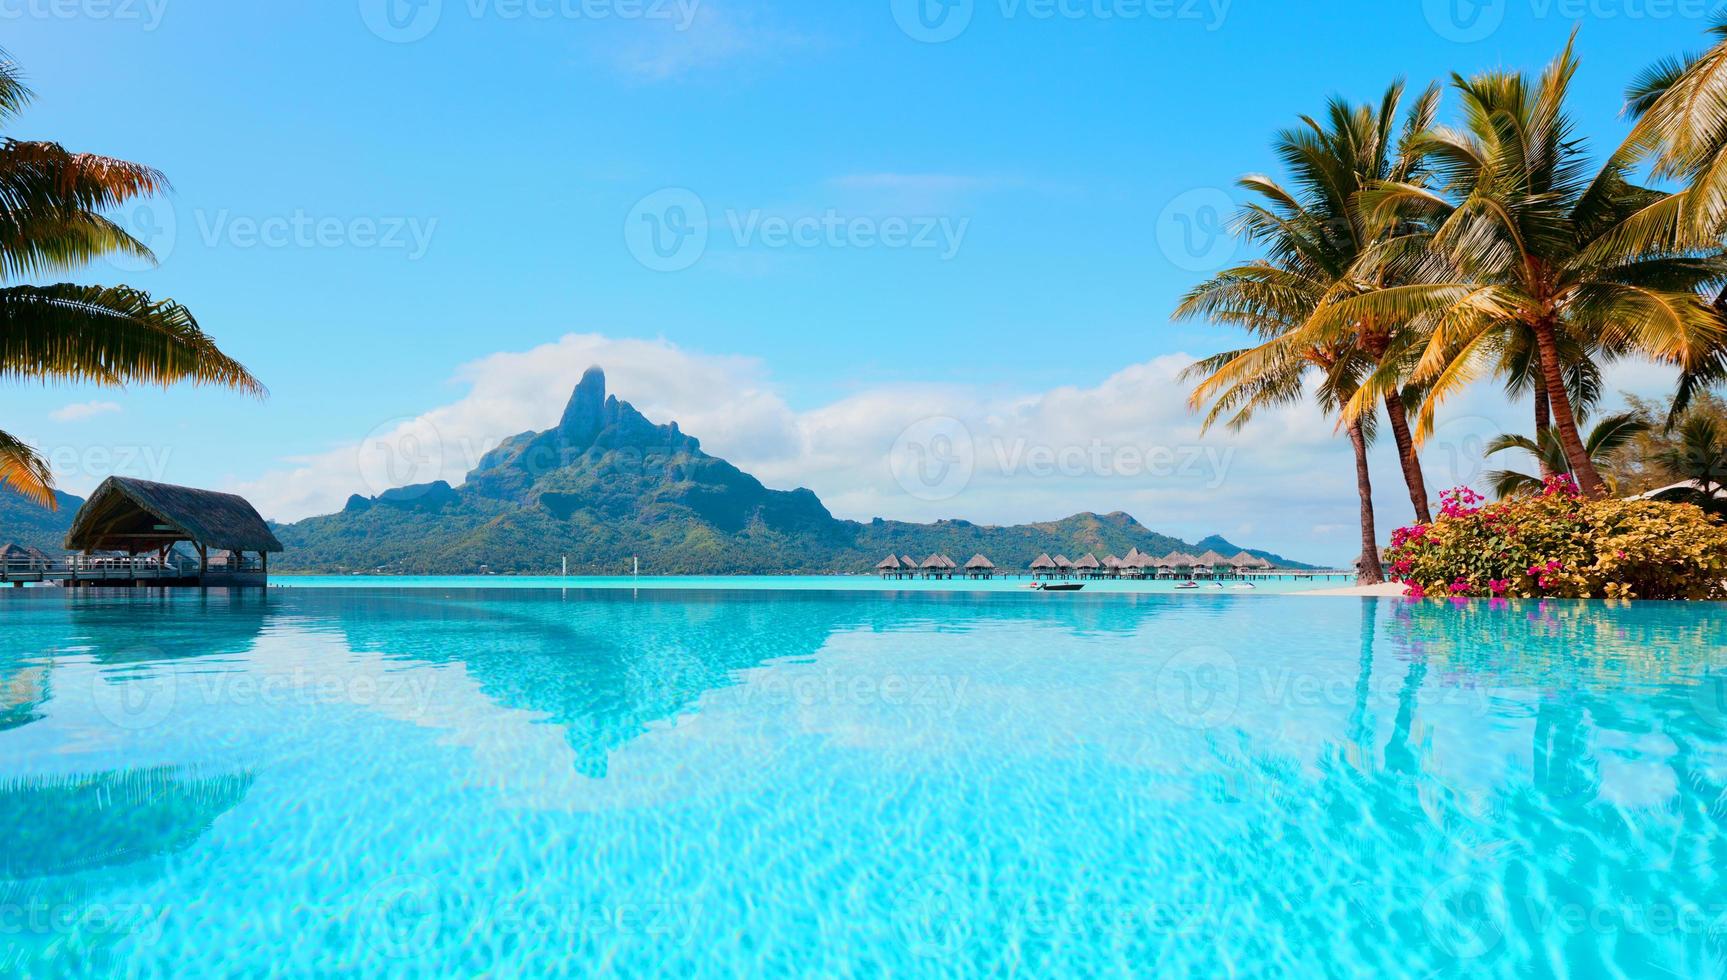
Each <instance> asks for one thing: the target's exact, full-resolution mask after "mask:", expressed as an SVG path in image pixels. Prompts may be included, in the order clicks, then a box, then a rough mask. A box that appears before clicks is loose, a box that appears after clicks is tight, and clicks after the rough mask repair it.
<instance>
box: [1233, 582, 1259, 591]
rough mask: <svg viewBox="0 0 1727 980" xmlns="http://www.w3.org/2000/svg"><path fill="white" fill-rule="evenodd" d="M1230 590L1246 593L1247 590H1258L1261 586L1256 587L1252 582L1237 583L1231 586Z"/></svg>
mask: <svg viewBox="0 0 1727 980" xmlns="http://www.w3.org/2000/svg"><path fill="white" fill-rule="evenodd" d="M1230 588H1232V589H1237V590H1241V591H1245V590H1247V589H1257V588H1259V586H1257V585H1254V584H1253V583H1252V582H1237V583H1235V584H1234V585H1232V586H1230Z"/></svg>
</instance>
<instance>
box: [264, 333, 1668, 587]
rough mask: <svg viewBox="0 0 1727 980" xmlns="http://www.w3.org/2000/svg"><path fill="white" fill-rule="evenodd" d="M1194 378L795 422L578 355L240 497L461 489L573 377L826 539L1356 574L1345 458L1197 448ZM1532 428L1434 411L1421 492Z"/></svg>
mask: <svg viewBox="0 0 1727 980" xmlns="http://www.w3.org/2000/svg"><path fill="white" fill-rule="evenodd" d="M1191 361H1192V358H1191V357H1189V356H1187V355H1184V354H1169V355H1164V356H1160V357H1156V358H1153V359H1151V360H1149V361H1146V362H1144V363H1140V364H1133V365H1129V366H1127V367H1125V368H1123V369H1122V370H1120V371H1118V372H1116V373H1115V374H1113V375H1111V376H1109V377H1107V378H1105V379H1104V380H1103V381H1102V382H1100V383H1098V384H1096V385H1094V386H1090V387H1063V388H1055V389H1051V390H1048V391H1041V392H1028V393H1022V394H1017V395H1005V396H1004V395H991V394H986V393H984V392H982V391H979V390H976V389H973V388H970V387H966V386H957V385H940V384H918V383H902V384H896V385H884V386H881V387H877V388H872V389H867V390H863V391H858V392H855V393H851V394H848V395H846V396H844V397H841V398H838V399H836V400H834V401H832V402H829V403H828V404H825V405H818V406H815V407H812V408H808V409H804V410H794V409H793V408H792V407H791V406H790V405H788V404H787V403H786V401H785V400H784V398H783V397H782V396H781V395H780V394H779V393H778V391H777V390H776V389H775V388H774V386H773V384H772V383H771V381H770V380H769V378H768V377H767V375H766V373H765V369H764V367H763V365H762V364H761V363H760V362H759V361H757V360H755V359H751V358H744V357H735V356H723V355H710V354H704V353H699V352H693V351H687V350H684V349H682V348H679V347H677V346H675V345H673V344H671V343H669V342H666V341H663V340H660V341H644V340H618V339H613V338H608V337H605V336H601V335H597V334H572V335H569V336H566V337H564V338H562V339H560V340H558V341H556V342H554V343H550V344H546V345H543V346H541V347H537V348H535V349H533V350H529V351H523V352H509V353H499V354H494V355H492V356H489V357H487V358H484V359H482V360H480V361H477V362H475V363H472V364H469V365H466V366H464V367H463V368H461V369H460V370H459V371H458V372H457V379H458V380H459V381H462V382H465V383H466V384H467V385H468V386H469V390H468V392H467V394H466V395H465V396H463V397H462V398H460V399H459V400H457V401H455V402H453V403H451V404H449V405H445V406H443V407H440V408H436V409H433V410H431V411H429V412H426V413H424V414H423V415H419V416H416V417H414V418H407V419H394V420H386V421H384V422H381V423H379V424H377V425H375V426H371V427H369V428H370V429H371V432H370V434H368V435H365V436H364V438H360V439H359V441H357V442H355V443H353V444H349V445H344V446H341V447H339V448H336V449H333V450H331V451H330V452H327V453H324V454H322V455H319V456H315V457H311V458H305V459H297V460H290V461H285V462H287V463H288V464H289V465H288V466H286V467H285V468H284V469H282V470H280V471H278V472H273V473H270V474H267V475H266V476H264V477H263V478H261V479H259V480H256V481H253V482H250V483H246V484H243V485H241V486H239V487H237V488H236V489H238V490H239V491H240V492H242V493H244V494H246V495H247V496H249V497H251V498H252V499H253V500H254V501H255V502H256V503H257V504H258V505H259V508H260V510H262V511H263V512H264V513H265V514H267V515H269V516H271V517H274V518H278V519H299V518H302V517H306V516H310V515H312V514H318V513H329V512H332V511H335V510H338V509H340V507H341V506H342V504H343V502H344V501H345V500H346V498H347V496H348V495H349V494H351V493H355V492H359V493H363V494H366V495H374V494H377V493H380V492H382V491H384V490H386V489H389V488H390V487H392V486H400V485H403V484H407V483H422V482H427V481H430V480H434V479H444V480H448V481H449V482H451V483H452V484H459V483H460V482H461V480H462V478H463V476H464V475H465V474H466V473H467V471H468V470H469V469H471V468H472V467H473V466H474V465H475V463H477V462H478V460H479V458H480V457H481V456H482V455H483V454H484V453H485V452H486V451H488V450H490V449H491V448H493V447H495V446H496V445H497V444H498V443H499V442H500V441H502V440H503V439H506V438H508V437H510V436H512V435H515V434H517V433H519V432H524V431H528V430H542V429H546V428H550V427H551V426H553V425H555V424H556V422H557V420H558V418H559V417H560V415H561V414H562V411H563V408H564V405H565V403H566V401H567V399H568V397H569V393H570V391H571V389H572V388H573V387H574V385H575V382H576V380H577V379H578V378H579V377H580V376H581V373H582V371H583V370H585V369H586V368H587V367H588V366H590V365H593V364H599V365H601V366H603V367H604V368H605V370H606V374H607V380H608V390H609V391H610V392H611V393H613V394H616V395H617V396H618V397H619V398H621V399H623V400H626V401H629V402H631V403H633V404H634V405H635V406H636V408H637V409H639V410H640V411H642V412H643V414H645V415H647V416H648V418H650V419H652V420H654V421H656V422H668V421H673V420H676V421H677V422H678V423H679V425H680V426H681V427H682V428H683V430H684V431H685V432H688V433H690V434H691V435H694V436H696V437H698V438H700V439H701V440H702V444H703V447H704V448H705V449H706V450H707V451H708V452H710V453H713V454H714V455H717V456H721V457H724V458H726V459H729V460H731V461H732V462H733V463H736V464H737V465H738V466H739V467H740V468H742V469H744V470H745V471H746V472H750V473H753V474H754V475H756V476H757V477H759V478H760V479H761V480H762V481H763V482H764V483H766V484H767V485H768V486H770V487H776V488H782V489H786V488H791V487H797V486H806V487H809V488H810V489H812V490H814V491H816V493H817V494H819V495H820V496H821V497H822V500H823V501H824V502H825V503H826V504H827V505H828V507H829V508H830V509H831V510H832V511H833V512H834V513H835V514H836V515H837V516H840V517H847V518H854V519H859V520H867V519H869V518H872V517H877V516H880V517H887V518H890V519H903V520H919V521H927V520H935V519H941V518H956V517H957V518H964V519H967V520H972V521H976V522H979V523H1018V522H1024V521H1038V520H1054V519H1057V518H1061V517H1065V516H1068V515H1070V514H1074V513H1078V512H1081V511H1097V512H1109V511H1118V510H1120V511H1126V512H1128V513H1130V514H1132V515H1133V516H1135V517H1136V518H1138V519H1139V520H1140V521H1141V522H1143V523H1144V524H1146V525H1147V526H1149V527H1152V528H1154V529H1156V530H1161V531H1165V532H1168V533H1172V534H1177V535H1179V536H1182V537H1185V538H1188V539H1190V540H1191V539H1194V538H1197V537H1201V536H1204V535H1206V534H1210V533H1214V532H1216V531H1219V530H1224V531H1228V532H1229V533H1230V534H1231V535H1232V538H1234V537H1239V538H1242V539H1245V540H1237V543H1238V544H1244V545H1251V546H1254V547H1264V548H1270V549H1272V550H1278V551H1282V552H1285V553H1287V554H1290V555H1291V556H1292V557H1298V558H1308V559H1313V560H1327V561H1336V562H1341V561H1346V560H1349V559H1351V558H1353V556H1354V555H1355V553H1356V550H1357V546H1356V545H1355V543H1354V542H1356V541H1357V540H1358V531H1357V525H1356V518H1357V504H1356V499H1355V471H1354V464H1353V461H1352V457H1351V454H1350V451H1349V446H1348V443H1347V441H1346V440H1344V439H1343V438H1341V437H1339V436H1338V435H1337V434H1336V433H1335V432H1334V430H1333V426H1332V424H1331V422H1330V421H1329V420H1327V419H1325V418H1323V417H1321V415H1320V413H1319V412H1318V410H1317V409H1315V408H1314V407H1312V405H1311V404H1307V403H1303V404H1298V405H1289V406H1280V407H1277V408H1274V409H1271V410H1268V411H1267V412H1265V413H1264V414H1263V415H1261V416H1260V417H1259V418H1257V419H1256V420H1255V421H1254V423H1253V424H1252V425H1250V426H1248V427H1247V428H1246V429H1244V430H1243V431H1241V432H1233V433H1232V432H1228V431H1224V430H1214V431H1213V432H1211V433H1208V434H1206V435H1204V436H1203V437H1202V436H1201V434H1200V431H1199V420H1198V419H1197V418H1196V417H1195V416H1194V415H1193V414H1191V413H1190V412H1189V411H1188V410H1187V407H1186V403H1185V396H1186V392H1187V390H1188V385H1187V384H1186V383H1184V382H1183V381H1181V379H1180V378H1179V374H1180V372H1181V370H1182V369H1183V368H1184V367H1186V366H1187V365H1188V364H1189V363H1191ZM1670 384H1671V375H1670V372H1661V371H1651V370H1649V369H1647V368H1644V367H1641V366H1631V367H1627V368H1624V369H1615V370H1613V371H1610V373H1609V385H1610V390H1617V389H1618V388H1620V387H1631V388H1632V390H1638V391H1646V392H1654V393H1659V392H1662V391H1664V390H1665V389H1666V388H1667V387H1668V386H1669V385H1670ZM1528 415H1529V410H1528V407H1527V406H1524V405H1516V406H1513V405H1510V404H1509V403H1507V402H1506V400H1505V399H1504V397H1503V396H1502V395H1500V394H1499V393H1498V391H1497V389H1496V388H1495V387H1494V386H1492V385H1487V384H1484V385H1480V386H1477V387H1476V388H1475V389H1472V390H1471V391H1469V392H1468V393H1467V394H1466V395H1465V396H1463V397H1461V398H1459V399H1457V400H1456V401H1454V402H1453V403H1450V404H1448V405H1447V406H1446V407H1445V409H1444V410H1443V411H1442V414H1441V424H1440V425H1439V427H1438V429H1437V431H1436V432H1435V435H1434V438H1433V439H1432V440H1431V441H1430V442H1429V443H1428V444H1427V446H1426V447H1425V448H1424V450H1423V459H1424V462H1425V464H1426V468H1427V479H1428V485H1429V489H1430V491H1431V492H1432V493H1433V494H1435V495H1437V493H1438V492H1439V491H1440V490H1442V489H1445V488H1447V487H1451V486H1455V485H1458V484H1461V483H1473V484H1476V485H1479V484H1480V482H1481V478H1482V475H1483V474H1484V472H1485V471H1486V470H1487V469H1489V468H1493V467H1496V466H1499V465H1503V464H1502V463H1501V462H1500V461H1494V462H1493V463H1492V464H1487V463H1484V461H1483V460H1482V458H1481V450H1482V447H1483V446H1484V445H1485V443H1486V441H1487V440H1488V439H1490V438H1492V437H1493V436H1494V435H1496V434H1498V433H1500V432H1504V431H1522V430H1524V429H1527V428H1529V422H1528V420H1527V418H1528ZM932 420H935V421H932ZM942 420H946V421H942ZM359 430H360V427H359V426H356V433H355V435H356V438H359V437H360V436H361V432H360V431H359ZM908 433H909V438H902V437H906V436H907V435H908ZM1504 462H1506V463H1510V462H1514V461H1511V460H1507V461H1504ZM920 463H922V464H923V465H924V467H925V468H924V469H922V470H919V469H918V468H917V466H918V465H919V464H920ZM944 466H945V467H946V468H944ZM968 469H969V474H970V475H969V479H963V478H962V477H963V476H964V473H963V472H961V471H966V470H968ZM956 473H957V474H958V475H957V476H956ZM1373 477H1374V481H1375V486H1374V489H1375V503H1376V505H1377V509H1378V511H1379V515H1380V536H1381V537H1382V538H1384V537H1387V536H1389V534H1390V531H1391V529H1392V528H1393V527H1396V526H1397V525H1398V524H1401V523H1406V522H1407V519H1408V517H1409V512H1410V504H1409V502H1408V496H1407V493H1406V491H1405V489H1404V487H1403V483H1402V479H1401V474H1400V472H1399V471H1398V469H1397V466H1396V463H1395V458H1394V456H1393V454H1392V452H1391V449H1390V438H1389V431H1386V432H1385V433H1384V435H1383V437H1382V439H1381V441H1380V443H1379V444H1378V445H1376V446H1375V448H1374V473H1373ZM1248 528H1251V530H1247V529H1248Z"/></svg>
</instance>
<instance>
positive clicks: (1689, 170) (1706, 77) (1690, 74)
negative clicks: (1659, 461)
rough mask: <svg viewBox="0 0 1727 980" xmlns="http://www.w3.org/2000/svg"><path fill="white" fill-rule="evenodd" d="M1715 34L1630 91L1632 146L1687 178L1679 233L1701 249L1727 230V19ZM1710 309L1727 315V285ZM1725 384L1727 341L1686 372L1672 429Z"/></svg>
mask: <svg viewBox="0 0 1727 980" xmlns="http://www.w3.org/2000/svg"><path fill="white" fill-rule="evenodd" d="M1709 33H1710V34H1711V35H1713V37H1714V38H1715V39H1716V40H1715V43H1714V44H1713V46H1711V47H1710V48H1709V49H1708V50H1707V51H1704V52H1702V53H1701V54H1694V55H1689V56H1685V57H1679V58H1668V59H1665V60H1663V61H1660V62H1658V63H1656V64H1655V65H1654V66H1652V67H1650V68H1649V69H1648V70H1647V71H1645V72H1644V73H1643V74H1642V75H1641V76H1639V77H1638V79H1637V80H1636V81H1635V82H1634V83H1633V84H1632V85H1631V87H1630V89H1629V90H1628V91H1627V93H1626V110H1627V112H1629V113H1630V114H1631V116H1632V117H1633V118H1635V119H1636V120H1637V124H1636V126H1635V127H1633V129H1632V131H1631V136H1630V138H1629V139H1628V140H1627V146H1628V147H1629V148H1630V150H1631V152H1632V153H1634V154H1636V155H1638V156H1639V157H1640V158H1646V159H1649V160H1650V161H1651V162H1652V163H1653V164H1654V175H1655V176H1656V177H1658V178H1670V179H1677V180H1681V181H1683V182H1684V183H1685V185H1686V186H1685V189H1684V191H1683V192H1682V193H1681V194H1679V195H1678V196H1677V199H1676V200H1677V203H1678V212H1677V214H1676V215H1675V216H1674V219H1673V235H1674V237H1675V239H1676V240H1678V241H1682V242H1690V243H1691V244H1693V245H1694V246H1696V247H1700V248H1711V247H1717V246H1719V244H1720V243H1721V239H1722V235H1723V233H1724V232H1727V152H1724V150H1727V113H1724V112H1723V111H1722V107H1723V106H1724V105H1727V17H1724V18H1722V19H1720V20H1718V21H1717V22H1716V23H1715V25H1714V26H1712V27H1711V28H1710V29H1709ZM1712 306H1713V309H1714V311H1715V313H1716V315H1717V316H1720V317H1723V318H1727V289H1724V290H1722V291H1720V292H1717V293H1716V296H1715V301H1714V303H1713V304H1712ZM1724 381H1727V344H1723V345H1719V346H1717V347H1715V348H1714V349H1713V350H1711V351H1709V352H1708V353H1707V354H1706V355H1705V356H1704V357H1702V358H1701V359H1700V360H1699V361H1698V362H1697V363H1695V364H1693V365H1689V366H1687V368H1686V370H1685V371H1684V372H1682V373H1681V375H1680V378H1679V390H1678V394H1677V395H1676V396H1675V398H1674V400H1673V407H1672V411H1671V414H1669V415H1668V418H1667V424H1668V428H1669V429H1671V428H1672V427H1673V426H1674V425H1675V424H1677V422H1678V420H1679V418H1680V416H1681V415H1682V414H1683V413H1684V411H1685V409H1686V408H1687V407H1689V405H1690V404H1691V400H1692V398H1693V397H1694V396H1695V395H1696V393H1697V392H1698V391H1700V390H1703V389H1705V388H1708V387H1711V386H1714V385H1718V384H1721V383H1722V382H1724Z"/></svg>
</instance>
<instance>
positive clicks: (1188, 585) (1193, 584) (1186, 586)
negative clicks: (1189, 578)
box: [1175, 582, 1199, 591]
mask: <svg viewBox="0 0 1727 980" xmlns="http://www.w3.org/2000/svg"><path fill="white" fill-rule="evenodd" d="M1175 588H1176V590H1177V591H1180V590H1182V589H1197V588H1199V583H1198V582H1183V583H1181V584H1180V585H1178V586H1176V587H1175Z"/></svg>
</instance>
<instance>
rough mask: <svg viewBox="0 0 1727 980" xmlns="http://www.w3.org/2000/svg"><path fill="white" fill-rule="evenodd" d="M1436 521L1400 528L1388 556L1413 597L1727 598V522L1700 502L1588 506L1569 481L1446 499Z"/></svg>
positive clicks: (1396, 575) (1456, 493) (1592, 503)
mask: <svg viewBox="0 0 1727 980" xmlns="http://www.w3.org/2000/svg"><path fill="white" fill-rule="evenodd" d="M1441 499H1442V501H1443V506H1442V507H1441V509H1440V514H1439V517H1438V519H1436V520H1435V521H1434V522H1433V523H1432V524H1418V525H1415V526H1414V527H1406V528H1399V529H1398V530H1397V532H1396V533H1395V534H1393V535H1392V539H1391V542H1392V547H1391V550H1390V551H1389V552H1388V553H1387V555H1386V558H1387V560H1388V561H1389V562H1390V569H1391V573H1392V576H1393V578H1395V579H1396V580H1397V581H1400V582H1403V583H1405V584H1406V585H1407V586H1408V590H1409V593H1408V594H1409V595H1410V596H1413V597H1416V598H1420V597H1425V596H1462V597H1473V596H1507V597H1513V598H1519V597H1521V598H1537V597H1543V596H1550V597H1554V598H1566V599H1593V598H1608V599H1724V598H1727V526H1723V525H1722V523H1721V522H1720V521H1719V520H1718V519H1717V518H1715V517H1712V516H1710V515H1708V514H1705V513H1704V512H1703V511H1702V510H1701V509H1700V508H1698V507H1695V506H1693V505H1691V504H1676V503H1661V502H1657V501H1652V500H1584V499H1582V498H1580V497H1579V496H1578V495H1577V492H1576V488H1575V486H1574V485H1572V484H1571V483H1570V480H1569V478H1568V477H1555V478H1552V479H1550V480H1549V481H1548V485H1547V490H1546V491H1545V492H1544V493H1541V494H1537V495H1531V496H1518V497H1510V498H1507V499H1505V500H1501V501H1499V502H1498V503H1494V504H1486V505H1484V504H1483V503H1482V500H1481V497H1480V496H1479V495H1478V494H1476V493H1474V492H1473V491H1471V490H1467V489H1459V490H1453V491H1451V492H1450V493H1447V494H1444V495H1443V496H1442V498H1441Z"/></svg>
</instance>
